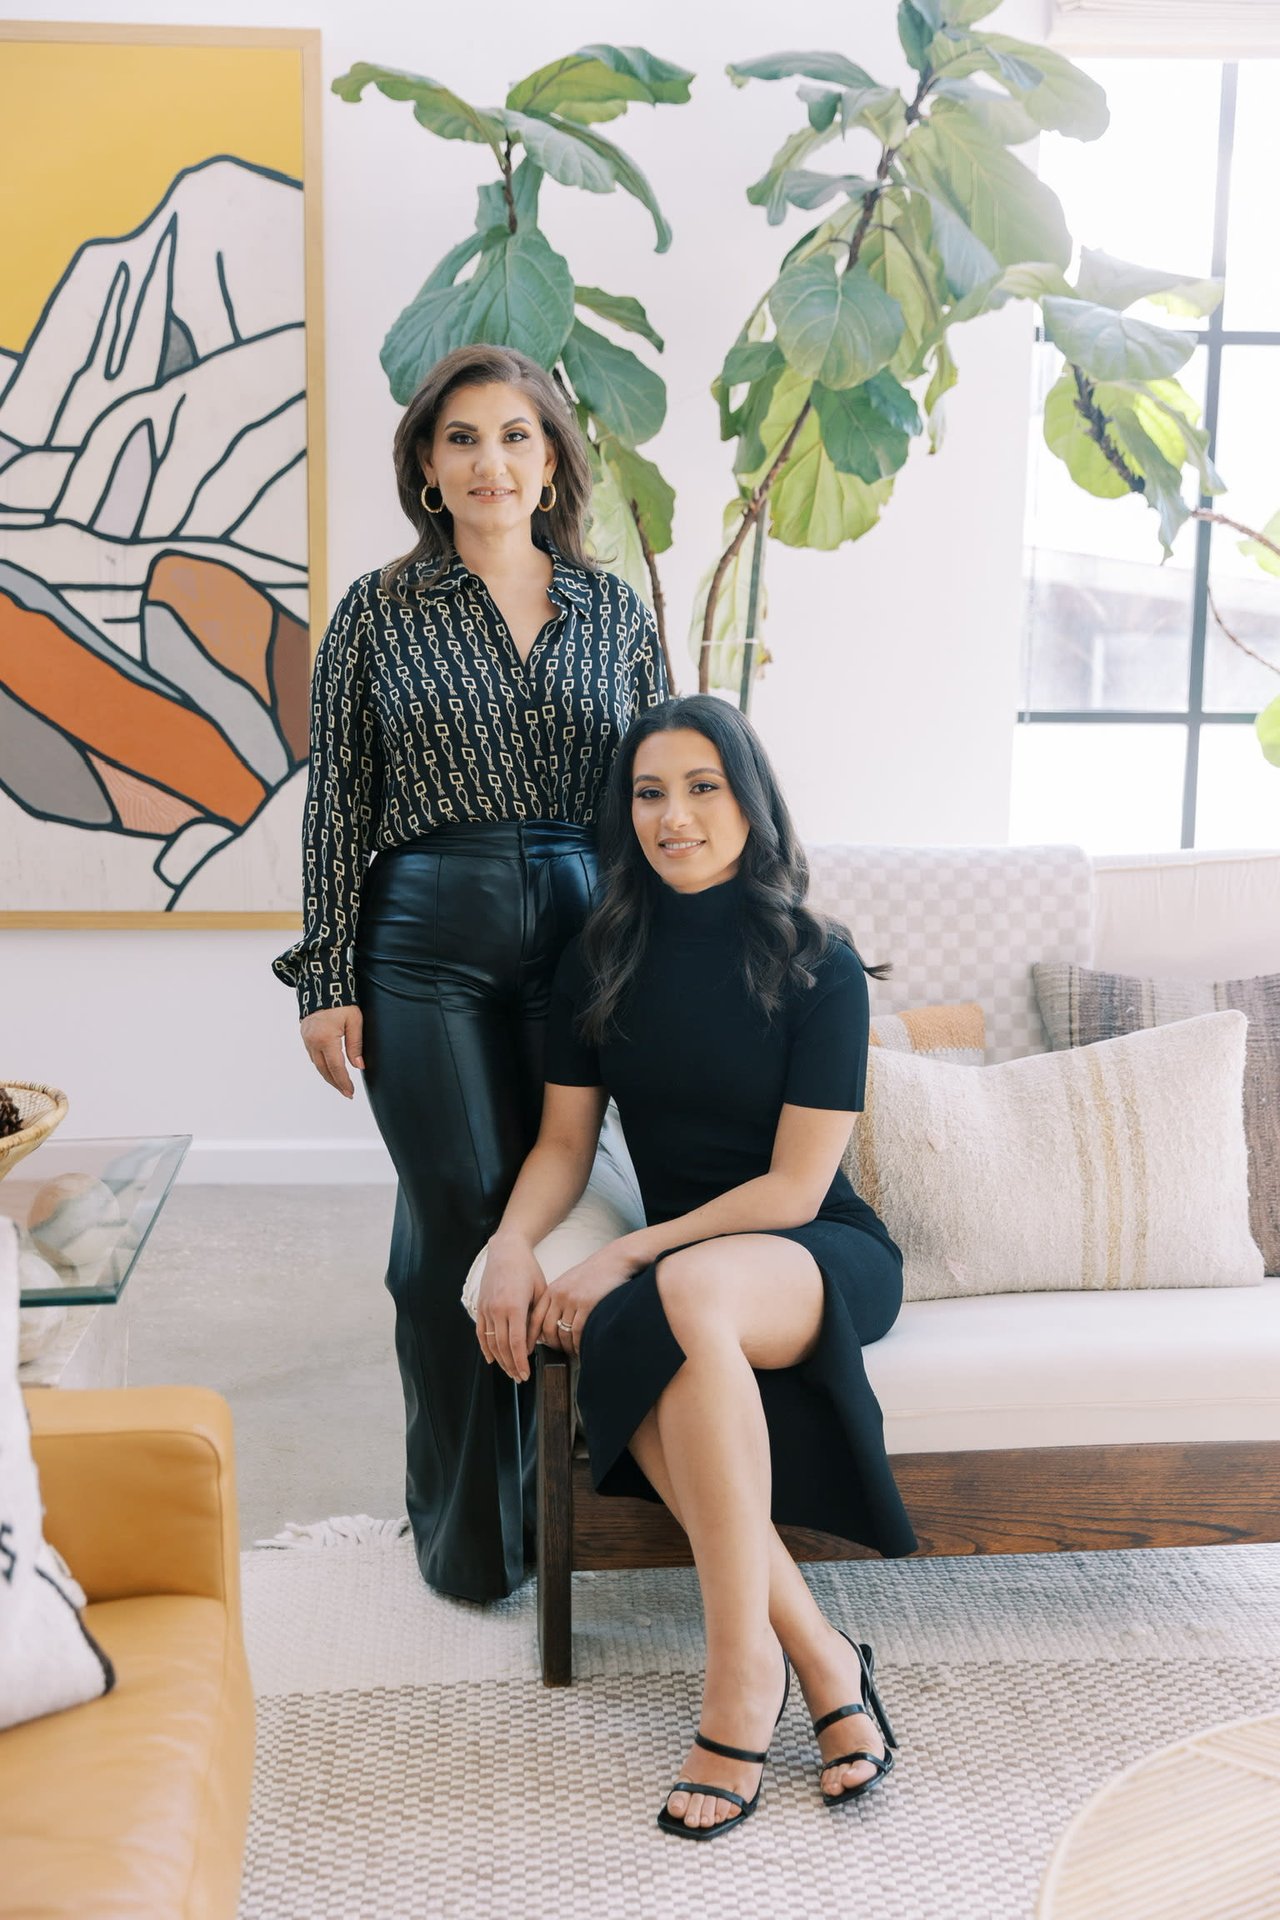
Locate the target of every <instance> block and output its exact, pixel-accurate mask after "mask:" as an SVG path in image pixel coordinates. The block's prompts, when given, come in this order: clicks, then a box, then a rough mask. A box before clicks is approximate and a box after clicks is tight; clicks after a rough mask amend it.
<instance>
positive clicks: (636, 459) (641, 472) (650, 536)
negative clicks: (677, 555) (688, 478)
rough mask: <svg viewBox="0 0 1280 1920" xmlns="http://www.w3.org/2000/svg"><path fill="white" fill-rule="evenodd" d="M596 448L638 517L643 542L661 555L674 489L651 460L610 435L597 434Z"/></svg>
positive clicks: (668, 536) (668, 540)
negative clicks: (643, 537) (598, 435)
mask: <svg viewBox="0 0 1280 1920" xmlns="http://www.w3.org/2000/svg"><path fill="white" fill-rule="evenodd" d="M598 445H599V448H600V454H601V457H602V459H603V460H604V462H605V464H606V466H607V467H608V468H609V469H610V471H611V472H612V474H613V477H614V479H615V480H616V481H617V483H618V487H619V490H620V491H621V493H622V496H623V498H624V499H625V500H626V501H627V502H628V503H629V504H630V505H631V506H632V507H633V508H634V510H635V512H636V513H637V514H638V515H639V517H640V524H641V526H642V527H643V528H644V535H645V539H646V540H647V541H648V542H649V545H650V547H651V548H652V549H653V551H654V553H665V552H666V551H667V549H668V548H669V547H670V545H671V525H672V519H673V517H674V514H675V505H676V496H675V490H674V488H673V487H672V486H671V485H670V483H669V482H668V481H667V480H665V479H664V478H663V476H662V474H661V473H660V472H659V471H658V469H657V467H656V466H655V465H654V463H653V461H652V460H646V459H645V457H644V455H643V454H642V453H637V452H636V450H635V448H634V447H624V446H623V444H622V442H621V441H620V440H617V439H615V438H614V436H613V435H612V434H609V433H603V434H601V435H600V438H599V442H598Z"/></svg>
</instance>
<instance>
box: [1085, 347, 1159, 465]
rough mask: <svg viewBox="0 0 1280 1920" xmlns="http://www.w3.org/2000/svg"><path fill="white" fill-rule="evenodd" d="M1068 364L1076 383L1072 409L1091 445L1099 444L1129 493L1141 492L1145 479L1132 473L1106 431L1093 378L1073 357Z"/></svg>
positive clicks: (1106, 425)
mask: <svg viewBox="0 0 1280 1920" xmlns="http://www.w3.org/2000/svg"><path fill="white" fill-rule="evenodd" d="M1070 365H1071V376H1072V378H1073V379H1074V381H1075V383H1076V411H1077V412H1078V413H1079V414H1080V416H1081V418H1082V419H1083V421H1084V423H1085V425H1086V427H1087V428H1088V429H1089V438H1090V439H1091V440H1092V441H1093V443H1094V445H1095V446H1097V447H1098V448H1100V450H1101V452H1102V453H1103V455H1104V456H1105V458H1106V461H1107V465H1108V466H1110V467H1114V468H1115V470H1116V472H1117V473H1118V474H1119V476H1120V478H1121V479H1122V480H1123V481H1124V483H1125V486H1126V487H1128V489H1129V491H1130V493H1145V492H1146V490H1147V483H1146V481H1145V480H1144V479H1143V477H1142V475H1141V474H1140V473H1134V471H1133V469H1132V468H1131V467H1130V466H1128V465H1127V464H1126V462H1125V458H1124V455H1123V454H1122V453H1121V451H1120V449H1119V448H1118V447H1117V446H1116V444H1115V442H1114V441H1113V440H1112V438H1111V435H1110V434H1109V433H1108V431H1107V428H1108V425H1109V424H1110V423H1109V422H1108V420H1107V416H1106V414H1105V413H1104V412H1103V410H1102V408H1101V407H1100V406H1099V405H1098V402H1097V399H1096V398H1095V396H1094V390H1093V382H1092V381H1091V380H1090V379H1089V378H1088V376H1087V375H1086V374H1084V373H1082V372H1081V370H1080V368H1079V367H1078V366H1076V364H1075V362H1074V361H1072V362H1071V363H1070Z"/></svg>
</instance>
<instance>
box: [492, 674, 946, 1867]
mask: <svg viewBox="0 0 1280 1920" xmlns="http://www.w3.org/2000/svg"><path fill="white" fill-rule="evenodd" d="M600 871H601V875H602V892H601V896H600V898H599V902H598V904H597V905H596V907H595V909H594V911H593V913H592V914H591V916H590V918H589V920H588V921H587V924H586V925H585V927H584V928H583V931H582V934H581V935H580V936H579V938H578V939H576V940H574V941H572V942H570V944H569V946H568V948H567V949H566V951H565V954H564V956H563V958H562V960H561V962H560V966H559V970H558V972H557V975H556V981H555V986H554V988H553V995H552V1003H551V1013H550V1019H549V1023H548V1029H547V1057H546V1081H547V1085H546V1091H545V1101H544V1108H543V1115H542V1126H541V1131H540V1133H539V1136H538V1141H537V1144H536V1146H535V1147H534V1148H533V1151H532V1152H531V1153H530V1155H529V1157H528V1159H527V1160H526V1161H525V1163H524V1167H523V1170H522V1171H521V1173H520V1176H519V1178H518V1180H517V1182H516V1185H515V1188H514V1190H513V1192H512V1195H511V1200H510V1203H509V1205H508V1206H507V1208H506V1211H505V1213H504V1214H503V1217H502V1221H501V1224H500V1226H499V1229H498V1232H497V1233H496V1235H495V1236H494V1238H493V1239H492V1241H491V1242H490V1245H489V1252H488V1259H487V1263H486V1267H485V1272H484V1278H483V1281H482V1283H481V1288H480V1294H479V1305H478V1314H477V1322H476V1330H477V1335H478V1338H479V1340H480V1345H481V1348H482V1350H483V1352H484V1355H485V1358H486V1359H487V1360H489V1361H491V1362H495V1363H496V1364H497V1365H498V1366H500V1367H501V1368H502V1369H503V1370H504V1371H505V1372H507V1373H509V1374H511V1375H512V1376H513V1378H515V1379H525V1378H527V1377H528V1374H529V1360H530V1355H531V1353H532V1351H533V1348H534V1346H535V1344H536V1343H537V1342H539V1341H543V1342H545V1343H546V1344H547V1345H549V1346H554V1347H558V1348H561V1349H563V1350H565V1351H568V1352H572V1353H576V1354H578V1355H579V1356H580V1359H581V1371H580V1377H579V1382H578V1403H579V1408H580V1411H581V1415H582V1420H583V1424H584V1426H585V1430H586V1437H587V1443H588V1447H589V1451H590V1456H591V1471H592V1478H593V1480H594V1482H595V1485H596V1486H597V1487H598V1488H599V1490H600V1491H601V1492H602V1493H606V1494H641V1495H645V1496H647V1497H648V1498H650V1499H654V1498H657V1499H661V1500H663V1501H664V1502H665V1503H666V1505H667V1506H668V1507H669V1508H670V1510H671V1512H672V1513H673V1514H674V1516H675V1518H676V1519H677V1520H678V1521H679V1523H680V1524H681V1526H682V1527H683V1528H684V1530H685V1532H686V1533H687V1534H688V1536H689V1541H690V1544H691V1546H692V1549H693V1556H694V1561H695V1564H696V1566H697V1571H698V1578H699V1581H700V1584H701V1588H702V1599H703V1606H704V1612H705V1619H706V1640H707V1671H706V1683H705V1689H704V1693H703V1704H702V1716H701V1723H700V1728H699V1732H698V1734H697V1737H696V1739H695V1741H694V1743H693V1744H694V1750H693V1751H691V1753H690V1755H689V1757H688V1759H687V1761H686V1764H685V1769H684V1773H685V1776H686V1777H684V1778H682V1779H681V1781H680V1782H679V1784H678V1785H677V1786H676V1787H675V1788H673V1789H672V1791H671V1793H670V1794H669V1796H668V1798H667V1801H666V1803H665V1805H664V1806H663V1808H662V1810H661V1811H660V1813H659V1815H658V1822H659V1825H661V1826H662V1827H664V1828H666V1829H667V1830H668V1831H669V1832H674V1833H679V1834H682V1835H684V1836H686V1837H688V1838H691V1839H699V1840H705V1839H710V1838H712V1837H714V1836H715V1835H717V1834H720V1833H725V1832H728V1831H729V1829H730V1828H731V1827H732V1826H736V1825H739V1824H741V1822H742V1821H743V1820H744V1819H745V1818H746V1817H747V1816H748V1815H749V1814H750V1813H752V1812H753V1811H754V1809H755V1806H756V1802H757V1800H758V1798H759V1789H760V1780H761V1777H762V1772H763V1767H764V1761H765V1748H766V1747H767V1745H768V1740H769V1736H770V1734H771V1732H772V1729H773V1727H774V1725H775V1724H776V1722H777V1721H778V1720H779V1719H780V1718H781V1714H782V1707H785V1705H786V1693H787V1685H788V1683H789V1680H790V1669H791V1667H792V1666H793V1667H794V1668H795V1671H796V1674H797V1676H798V1677H799V1681H800V1685H801V1688H802V1689H803V1692H804V1697H805V1700H806V1702H807V1704H808V1707H809V1710H810V1712H811V1714H812V1715H813V1716H814V1727H815V1732H816V1733H817V1734H818V1738H819V1747H820V1753H821V1761H822V1770H821V1787H822V1792H823V1794H824V1795H825V1797H826V1801H827V1804H828V1805H829V1806H839V1805H843V1804H845V1803H846V1802H847V1801H849V1800H851V1799H855V1798H858V1797H860V1796H861V1795H863V1794H865V1793H866V1792H867V1791H868V1790H869V1789H870V1788H872V1787H874V1786H876V1785H878V1784H879V1782H880V1781H881V1780H882V1779H883V1778H884V1776H885V1775H886V1774H887V1773H888V1772H889V1769H890V1767H891V1765H892V1752H891V1751H890V1749H891V1748H892V1747H893V1745H894V1741H893V1736H892V1733H891V1731H890V1728H889V1723H888V1721H887V1719H886V1718H885V1715H884V1711H883V1709H882V1708H881V1705H880V1702H879V1699H878V1698H877V1695H876V1692H875V1687H874V1684H873V1681H872V1655H871V1649H870V1648H869V1647H867V1646H865V1645H862V1646H859V1645H858V1644H857V1643H855V1642H854V1641H851V1640H850V1639H848V1638H847V1637H846V1636H845V1634H843V1633H842V1632H841V1631H840V1630H839V1629H838V1628H837V1627H835V1626H833V1625H831V1624H830V1623H829V1622H828V1621H827V1620H826V1619H825V1618H824V1616H823V1614H822V1613H821V1611H820V1610H819V1608H818V1605H817V1603H816V1601H815V1600H814V1598H813V1596H812V1594H811V1593H810V1591H809V1588H808V1586H807V1585H806V1584H805V1581H804V1579H803V1577H802V1575H801V1573H800V1570H799V1568H798V1567H797V1566H796V1564H795V1562H794V1560H793V1559H792V1558H791V1555H790V1554H789V1553H788V1551H787V1549H786V1547H785V1546H784V1544H783V1542H782V1540H781V1539H780V1538H779V1536H778V1534H777V1532H776V1531H775V1526H774V1522H784V1523H786V1522H789V1523H792V1524H795V1525H799V1526H805V1527H816V1528H820V1529H822V1530H823V1531H826V1532H829V1533H835V1534H838V1535H840V1536H842V1537H843V1538H845V1539H849V1540H854V1541H858V1542H860V1543H862V1544H864V1545H867V1546H872V1547H875V1548H878V1549H879V1550H880V1552H882V1553H885V1554H904V1553H909V1552H910V1551H911V1550H912V1548H913V1547H914V1545H915V1537H914V1535H913V1533H912V1531H911V1526H910V1523H909V1521H908V1519H907V1516H906V1512H905V1510H904V1508H903V1505H902V1502H901V1499H900V1497H899V1495H898V1491H897V1488H896V1486H895V1485H894V1481H893V1476H892V1473H891V1471H890V1468H889V1464H888V1460H887V1458H886V1456H885V1451H884V1437H883V1426H882V1421H881V1415H880V1409H879V1406H878V1405H877V1403H876V1400H875V1397H874V1395H873V1393H872V1391H871V1388H870V1386H869V1384H868V1382H867V1378H866V1374H865V1372H864V1370H863V1364H862V1349H863V1346H864V1345H865V1344H866V1343H867V1342H868V1341H872V1340H878V1339H880V1338H881V1336H882V1335H883V1334H885V1333H887V1332H888V1330H889V1328H890V1327H891V1326H892V1325H893V1322H894V1319H895V1317H896V1315H897V1312H898V1308H899V1305H900V1303H901V1299H902V1259H901V1255H900V1254H899V1252H898V1249H897V1248H896V1247H895V1246H894V1244H893V1242H892V1241H891V1240H890V1238H889V1236H888V1234H887V1232H886V1231H885V1228H884V1227H883V1226H882V1225H881V1223H880V1221H879V1220H878V1219H877V1218H876V1216H875V1214H874V1213H873V1212H872V1211H871V1209H870V1208H869V1207H868V1206H866V1205H865V1204H864V1203H863V1202H862V1201H861V1200H860V1199H858V1197H857V1196H856V1194H855V1193H854V1191H853V1188H852V1187H851V1186H850V1184H849V1182H848V1180H847V1179H846V1178H845V1176H844V1174H843V1173H841V1172H840V1171H839V1167H840V1158H841V1155H842V1153H843V1151H844V1148H845V1146H846V1144H847V1142H848V1139H849V1133H850V1128H851V1125H852V1120H853V1115H854V1114H855V1113H856V1112H857V1110H858V1109H859V1108H860V1107H861V1105H862V1100H863V1088H864V1081H865V1077H866V1063H867V1045H868V1024H869V1015H868V997H867V986H866V979H865V973H866V972H867V971H868V969H865V968H864V966H863V963H862V962H861V960H860V959H859V958H858V955H857V953H856V952H855V951H854V948H853V946H852V944H851V943H850V941H849V936H848V934H847V933H846V932H845V930H844V929H843V928H841V927H838V926H836V925H834V924H832V923H829V922H826V921H824V920H822V919H821V918H819V916H818V915H816V914H815V913H813V912H811V911H810V910H809V909H808V908H807V907H806V906H805V904H804V901H805V892H806V887H807V881H808V869H807V865H806V862H805V859H804V855H803V852H802V851H801V849H800V847H799V845H798V843H797V840H796V837H795V832H794V829H793V827H792V825H791V821H790V818H789V816H788V813H787V809H786V805H785V803H784V801H783V799H782V796H781V794H780V792H779V790H778V784H777V781H776V779H775V777H774V774H773V771H772V769H771V767H770V766H769V763H768V760H767V759H766V757H765V754H764V751H763V749H762V748H761V746H760V743H759V741H758V740H757V739H756V736H755V734H754V733H753V732H752V730H751V728H750V727H749V726H748V724H747V722H746V721H745V720H744V719H742V717H741V716H740V715H739V714H738V713H737V712H736V711H735V710H734V709H733V708H731V707H729V706H727V705H726V704H725V703H724V702H723V701H720V700H717V699H714V698H711V697H709V696H705V695H695V696H693V697H690V698H686V699H681V700H670V701H668V702H666V703H665V704H664V705H662V706H659V707H655V708H653V709H651V710H650V711H649V712H648V713H646V714H644V715H642V716H641V718H640V719H638V720H637V721H636V722H635V724H634V725H633V726H632V727H631V729H630V731H629V732H628V734H627V736H626V738H625V740H624V741H623V743H622V747H621V748H620V750H619V753H618V756H617V759H616V761H615V763H614V767H613V770H612V773H611V777H610V784H609V788H608V792H607V797H606V801H605V806H604V812H603V815H602V819H601V825H600ZM869 971H873V972H876V973H879V972H880V971H881V970H880V969H878V968H877V969H869ZM610 1094H613V1095H614V1097H615V1098H616V1100H617V1103H618V1108H619V1111H620V1113H621V1116H622V1124H623V1129H624V1131H625V1133H626V1137H627V1143H628V1145H629V1147H630V1149H631V1154H632V1158H633V1160H634V1162H635V1168H636V1173H637V1176H638V1179H639V1184H640V1192H641V1196H642V1199H643V1201H644V1208H645V1218H646V1220H647V1222H648V1224H647V1225H646V1226H645V1227H644V1228H643V1229H642V1230H641V1231H639V1232H638V1233H629V1234H627V1235H625V1236H624V1237H623V1238H622V1239H619V1240H615V1241H613V1242H612V1243H611V1244H610V1245H609V1246H607V1247H605V1248H604V1249H603V1250H602V1251H601V1252H599V1253H597V1254H594V1255H593V1256H592V1257H591V1258H590V1259H588V1260H584V1261H583V1262H581V1263H580V1264H579V1265H578V1266H576V1267H573V1268H571V1269H570V1270H569V1272H567V1273H565V1274H563V1275H562V1276H561V1277H560V1278H559V1279H557V1280H556V1281H554V1282H553V1283H552V1284H551V1285H550V1286H548V1285H547V1284H546V1282H545V1280H544V1277H543V1275H542V1272H541V1270H540V1268H539V1267H538V1264H537V1261H536V1259H535V1257H534V1252H533V1249H534V1247H535V1246H536V1245H537V1243H538V1241H539V1240H540V1239H541V1238H542V1237H543V1235H544V1234H546V1233H547V1232H549V1231H550V1229H551V1228H552V1227H553V1226H555V1225H556V1224H557V1222H559V1221H560V1220H561V1219H563V1218H564V1216H565V1215H566V1214H567V1213H568V1212H569V1210H570V1209H571V1207H572V1206H573V1205H574V1203H575V1201H576V1200H577V1199H578V1197H579V1195H580V1194H581V1192H582V1190H583V1188H584V1187H585V1185H586V1181H587V1177H588V1174H589V1172H590V1169H591V1163H592V1157H593V1154H594V1151H595V1146H596V1140H597V1137H598V1135H599V1131H600V1125H601V1121H602V1117H603V1114H604V1109H605V1105H606V1102H607V1100H608V1097H609V1095H610ZM788 1663H790V1665H788ZM779 1666H781V1667H782V1669H783V1672H782V1675H781V1677H780V1676H779V1672H778V1669H779ZM780 1701H781V1706H780V1705H779V1702H780ZM877 1722H878V1726H877Z"/></svg>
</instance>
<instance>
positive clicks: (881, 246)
mask: <svg viewBox="0 0 1280 1920" xmlns="http://www.w3.org/2000/svg"><path fill="white" fill-rule="evenodd" d="M858 264H859V265H860V266H863V267H865V268H866V270H867V272H868V273H869V274H870V275H871V277H872V279H873V280H874V281H875V282H876V284H877V286H880V287H882V288H883V289H884V291H885V292H886V293H887V294H889V295H890V296H891V297H892V298H893V299H894V300H896V301H897V303H898V306H899V308H900V309H901V312H902V316H903V321H904V331H903V335H902V339H901V341H900V342H899V344H898V348H897V351H896V352H895V354H894V356H893V358H892V360H891V361H890V362H889V366H890V368H891V370H892V371H893V372H894V373H895V374H897V376H898V377H899V379H901V380H914V379H915V378H916V376H917V375H918V374H921V373H923V371H924V365H925V355H926V351H927V346H928V344H929V342H930V339H931V336H932V335H933V333H934V331H935V329H940V328H941V327H942V326H943V325H944V319H943V312H942V302H943V300H944V299H945V297H946V288H945V287H944V286H943V284H942V281H941V277H940V273H941V269H940V266H939V263H938V260H937V256H936V255H935V253H934V251H933V249H932V247H931V245H930V226H929V211H928V207H927V205H925V203H924V202H923V201H922V199H921V198H920V196H919V195H915V196H908V195H907V194H905V193H903V194H897V193H895V194H894V195H893V196H887V197H886V198H885V199H882V200H881V201H880V202H879V203H878V205H877V207H876V212H875V217H874V218H873V220H872V223H871V226H870V227H869V229H868V231H867V236H866V238H865V240H864V241H863V243H862V251H861V253H860V254H859V256H858Z"/></svg>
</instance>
